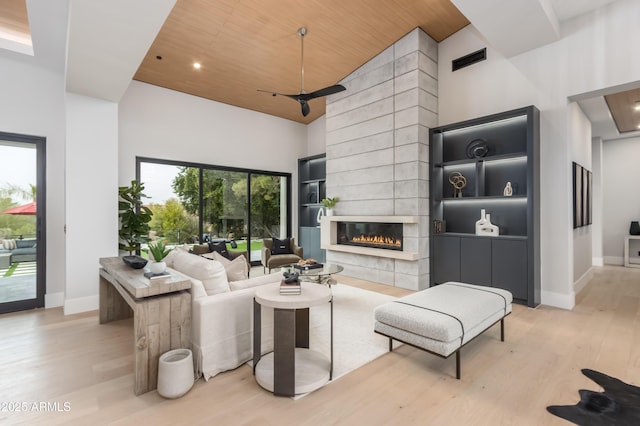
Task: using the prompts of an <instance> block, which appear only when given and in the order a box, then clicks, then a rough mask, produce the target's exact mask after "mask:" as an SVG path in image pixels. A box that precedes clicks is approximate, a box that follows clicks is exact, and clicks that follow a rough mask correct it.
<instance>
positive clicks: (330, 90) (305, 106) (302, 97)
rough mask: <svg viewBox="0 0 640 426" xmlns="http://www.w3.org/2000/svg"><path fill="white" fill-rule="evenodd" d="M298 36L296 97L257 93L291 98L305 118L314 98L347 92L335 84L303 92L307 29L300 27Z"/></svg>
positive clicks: (273, 93)
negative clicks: (297, 89) (299, 49)
mask: <svg viewBox="0 0 640 426" xmlns="http://www.w3.org/2000/svg"><path fill="white" fill-rule="evenodd" d="M298 35H299V36H300V43H301V55H300V58H301V59H300V71H301V72H300V74H301V78H300V93H298V94H297V95H287V94H284V93H277V92H271V91H269V90H260V89H258V91H259V92H266V93H271V96H276V95H280V96H286V97H287V98H291V99H293V100H294V101H296V102H298V103H299V104H300V106H301V107H302V116H303V117H306V116H307V115H309V112H310V111H311V109H310V108H309V103H308V102H309V101H310V100H311V99H315V98H321V97H323V96H329V95H333V94H334V93H338V92H342V91H343V90H347V89H346V88H345V87H344V86H343V85H341V84H336V85H333V86H329V87H325V88H324V89H320V90H316V91H315V92H311V93H307V92H305V91H304V36H305V35H307V29H306V28H305V27H302V28H300V29H298Z"/></svg>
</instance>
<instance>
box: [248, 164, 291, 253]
mask: <svg viewBox="0 0 640 426" xmlns="http://www.w3.org/2000/svg"><path fill="white" fill-rule="evenodd" d="M288 182H289V181H288V179H286V178H283V177H281V176H274V175H267V174H259V173H252V174H251V191H250V197H251V198H250V199H251V237H252V240H253V241H254V244H253V247H254V250H252V251H251V260H252V261H260V249H259V248H258V249H257V250H256V249H255V248H257V246H261V242H262V239H264V238H286V237H288V236H290V235H289V230H288V226H287V224H288V223H289V211H288V206H289V203H288V202H287V194H288V193H289V191H288V190H287V185H288Z"/></svg>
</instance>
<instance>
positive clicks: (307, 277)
mask: <svg viewBox="0 0 640 426" xmlns="http://www.w3.org/2000/svg"><path fill="white" fill-rule="evenodd" d="M297 266H298V264H297V263H293V264H291V265H285V266H283V267H282V268H283V269H284V270H286V271H287V272H298V273H299V274H300V279H302V280H304V281H310V282H314V283H316V284H326V285H328V286H329V287H331V286H332V285H333V284H338V282H337V281H336V280H335V279H334V278H333V277H332V276H331V275H333V274H339V273H340V272H342V271H344V268H343V267H342V266H341V265H337V264H335V263H325V264H323V265H322V267H321V268H308V269H306V268H304V267H297Z"/></svg>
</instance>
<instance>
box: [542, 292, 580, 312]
mask: <svg viewBox="0 0 640 426" xmlns="http://www.w3.org/2000/svg"><path fill="white" fill-rule="evenodd" d="M540 296H541V297H540V298H541V300H540V303H542V304H543V305H547V306H553V307H556V308H560V309H567V310H571V309H573V307H574V306H575V305H576V295H575V293H574V292H571V293H570V294H561V293H554V292H552V291H545V290H542V294H541V295H540Z"/></svg>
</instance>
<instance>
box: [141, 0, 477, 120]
mask: <svg viewBox="0 0 640 426" xmlns="http://www.w3.org/2000/svg"><path fill="white" fill-rule="evenodd" d="M467 24H468V21H467V19H466V18H465V17H464V16H463V15H462V14H461V13H460V12H459V11H458V10H457V9H456V8H455V6H453V5H452V4H451V2H450V1H449V0H353V1H352V0H349V1H345V0H178V1H177V2H176V5H175V7H174V8H173V11H172V12H171V14H170V16H169V17H168V19H167V21H166V22H165V25H164V26H163V28H162V29H161V30H160V32H159V34H158V36H157V37H156V39H155V41H154V43H153V45H152V46H151V48H150V49H149V52H148V53H147V55H146V57H145V58H144V60H143V62H142V64H141V65H140V68H139V69H138V71H137V73H136V74H135V77H134V79H135V80H139V81H143V82H146V83H150V84H154V85H157V86H161V87H166V88H169V89H173V90H177V91H180V92H184V93H189V94H192V95H195V96H200V97H203V98H207V99H212V100H215V101H218V102H223V103H226V104H230V105H235V106H238V107H242V108H247V109H250V110H254V111H260V112H264V113H267V114H271V115H275V116H278V117H282V118H286V119H289V120H294V121H298V122H300V123H309V122H311V121H313V120H315V119H316V118H318V117H319V116H321V115H322V114H324V110H325V107H324V106H325V100H324V98H320V99H316V100H313V101H311V102H310V103H309V105H310V107H311V113H310V114H309V115H308V116H307V117H303V116H302V114H301V112H300V105H299V104H298V103H297V102H295V101H294V100H291V99H288V98H285V97H280V96H277V97H273V96H271V95H270V94H269V93H261V92H258V89H263V90H267V91H274V92H279V93H288V94H297V93H299V92H300V89H301V87H300V83H301V81H300V66H301V64H300V54H301V52H300V49H301V46H300V41H301V40H300V37H299V36H298V35H297V30H298V28H300V27H303V26H304V27H306V28H307V31H308V33H307V35H306V36H305V39H304V80H305V84H304V85H305V87H304V88H305V91H306V92H312V91H315V90H317V89H320V88H323V87H326V86H330V85H333V84H336V83H337V82H338V81H340V80H341V79H343V78H344V77H346V76H348V75H349V74H350V73H351V72H353V71H354V70H355V69H357V68H358V67H359V66H361V65H362V64H364V63H366V62H367V61H368V60H370V59H371V58H373V57H374V56H376V55H377V54H379V53H380V52H382V51H383V50H384V49H385V48H387V47H389V46H390V45H392V44H393V43H394V42H396V41H397V40H399V39H400V38H402V36H404V35H405V34H407V33H408V32H410V31H411V30H413V29H414V28H416V27H420V28H422V29H423V30H424V31H425V32H426V33H427V34H429V35H430V36H431V37H432V38H433V39H434V40H436V41H441V40H443V39H445V38H447V37H448V36H450V35H451V34H453V33H454V32H456V31H458V30H460V29H461V28H463V27H464V26H466V25H467ZM160 58H161V59H160ZM194 62H199V63H200V64H201V68H200V69H197V70H196V69H194V68H193V63H194Z"/></svg>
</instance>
